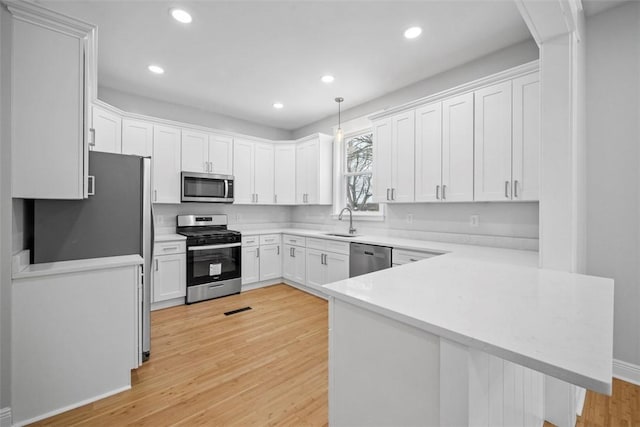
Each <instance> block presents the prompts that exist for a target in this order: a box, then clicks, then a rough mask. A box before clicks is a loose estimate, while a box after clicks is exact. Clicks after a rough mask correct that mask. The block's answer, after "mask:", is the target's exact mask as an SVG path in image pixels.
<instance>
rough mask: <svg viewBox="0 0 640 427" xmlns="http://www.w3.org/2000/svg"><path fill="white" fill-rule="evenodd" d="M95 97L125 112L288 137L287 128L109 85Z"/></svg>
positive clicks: (101, 89) (271, 137)
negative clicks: (139, 94)
mask: <svg viewBox="0 0 640 427" xmlns="http://www.w3.org/2000/svg"><path fill="white" fill-rule="evenodd" d="M98 99H100V100H101V101H104V102H106V103H107V104H111V105H113V106H114V107H118V108H120V109H121V110H124V111H126V112H129V113H137V114H144V115H147V116H153V117H159V118H162V119H168V120H176V121H179V122H184V123H191V124H195V125H200V126H206V127H211V128H214V129H220V130H225V131H229V132H237V133H242V134H246V135H251V136H258V137H262V138H267V139H291V132H290V131H288V130H284V129H279V128H274V127H270V126H264V125H261V124H258V123H253V122H249V121H247V120H242V119H238V118H235V117H231V116H225V115H223V114H218V113H214V112H211V111H206V110H202V109H199V108H194V107H189V106H185V105H179V104H172V103H169V102H165V101H160V100H157V99H152V98H147V97H143V96H138V95H132V94H129V93H125V92H121V91H119V90H117V89H113V88H109V87H103V86H99V87H98Z"/></svg>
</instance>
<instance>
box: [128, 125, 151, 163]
mask: <svg viewBox="0 0 640 427" xmlns="http://www.w3.org/2000/svg"><path fill="white" fill-rule="evenodd" d="M122 154H133V155H136V156H144V157H148V156H151V155H152V154H153V124H151V123H149V122H144V121H141V120H132V119H127V118H124V119H122Z"/></svg>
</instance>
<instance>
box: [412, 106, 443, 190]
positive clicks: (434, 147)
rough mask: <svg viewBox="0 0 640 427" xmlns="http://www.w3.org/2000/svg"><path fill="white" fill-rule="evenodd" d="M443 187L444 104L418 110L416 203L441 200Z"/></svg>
mask: <svg viewBox="0 0 640 427" xmlns="http://www.w3.org/2000/svg"><path fill="white" fill-rule="evenodd" d="M441 186H442V103H440V102H437V103H435V104H431V105H426V106H424V107H421V108H418V109H417V110H416V202H432V201H436V200H439V199H440V190H441Z"/></svg>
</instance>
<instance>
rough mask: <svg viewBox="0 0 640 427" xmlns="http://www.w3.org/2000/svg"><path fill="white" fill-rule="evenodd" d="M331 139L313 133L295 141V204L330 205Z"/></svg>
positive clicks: (331, 178) (331, 192)
mask: <svg viewBox="0 0 640 427" xmlns="http://www.w3.org/2000/svg"><path fill="white" fill-rule="evenodd" d="M332 156H333V140H332V138H331V137H330V136H329V135H324V134H315V135H312V136H310V137H307V138H303V139H301V140H298V141H297V145H296V204H311V205H330V204H332V203H333V200H332V197H333V189H332V185H333V184H332V183H333V177H332V174H333V167H332V164H333V163H332Z"/></svg>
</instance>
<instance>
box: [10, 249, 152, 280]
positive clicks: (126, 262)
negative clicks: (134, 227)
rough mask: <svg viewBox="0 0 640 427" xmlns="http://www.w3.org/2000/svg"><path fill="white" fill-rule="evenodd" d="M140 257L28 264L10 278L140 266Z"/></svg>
mask: <svg viewBox="0 0 640 427" xmlns="http://www.w3.org/2000/svg"><path fill="white" fill-rule="evenodd" d="M142 262H143V259H142V257H141V256H140V255H121V256H112V257H104V258H90V259H79V260H73V261H58V262H48V263H42V264H29V265H26V266H25V267H24V268H23V269H21V270H20V271H14V272H13V273H12V278H13V279H14V280H17V279H30V278H33V277H42V276H53V275H56V274H67V273H76V272H80V271H88V270H103V269H110V268H118V267H126V266H130V265H141V264H142Z"/></svg>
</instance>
